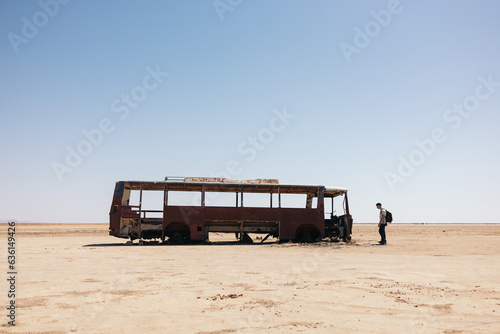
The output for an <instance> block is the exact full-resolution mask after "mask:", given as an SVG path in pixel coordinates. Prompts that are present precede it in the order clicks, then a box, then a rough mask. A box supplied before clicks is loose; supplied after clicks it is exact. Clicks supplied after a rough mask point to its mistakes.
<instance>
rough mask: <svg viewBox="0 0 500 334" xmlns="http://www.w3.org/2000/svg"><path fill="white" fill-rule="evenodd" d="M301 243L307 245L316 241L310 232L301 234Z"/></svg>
mask: <svg viewBox="0 0 500 334" xmlns="http://www.w3.org/2000/svg"><path fill="white" fill-rule="evenodd" d="M299 241H300V242H306V243H311V242H313V241H314V238H313V235H312V233H311V232H309V231H302V232H300V236H299Z"/></svg>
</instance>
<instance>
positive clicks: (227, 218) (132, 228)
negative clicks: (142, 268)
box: [110, 177, 352, 241]
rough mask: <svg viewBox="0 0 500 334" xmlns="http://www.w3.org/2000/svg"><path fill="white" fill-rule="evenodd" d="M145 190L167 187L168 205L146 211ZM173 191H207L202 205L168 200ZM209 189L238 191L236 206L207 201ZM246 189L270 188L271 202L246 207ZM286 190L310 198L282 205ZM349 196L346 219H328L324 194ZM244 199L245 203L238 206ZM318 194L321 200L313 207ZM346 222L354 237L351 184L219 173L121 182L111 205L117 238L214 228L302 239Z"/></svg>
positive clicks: (202, 233)
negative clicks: (134, 199) (134, 195)
mask: <svg viewBox="0 0 500 334" xmlns="http://www.w3.org/2000/svg"><path fill="white" fill-rule="evenodd" d="M132 190H138V191H139V192H140V197H139V205H138V206H132V205H129V203H128V202H129V198H130V193H131V191H132ZM143 191H163V194H164V196H163V208H162V210H143V207H142V192H143ZM171 191H194V192H201V194H202V196H201V198H202V200H201V205H200V206H187V205H181V206H172V205H168V193H169V192H171ZM206 192H233V193H236V205H235V206H234V207H217V206H206V205H205V193H206ZM245 193H268V194H270V196H271V199H270V206H269V207H268V208H266V207H245V205H244V194H245ZM273 194H278V207H272V196H273ZM282 194H305V195H307V200H306V203H304V206H303V207H302V208H282V207H281V195H282ZM342 195H345V198H344V205H345V209H346V214H345V215H344V216H341V218H342V219H344V220H342V219H339V218H335V219H333V216H332V219H330V220H325V219H324V198H325V197H330V198H332V201H333V197H336V196H342ZM238 198H240V203H239V204H240V205H239V206H238ZM313 198H316V199H317V203H316V207H315V208H313V205H312V201H313ZM151 212H162V213H163V214H162V217H161V218H148V217H147V214H149V213H151ZM342 221H346V222H347V224H345V223H344V225H347V226H346V228H345V232H346V234H347V236H348V237H350V232H351V231H352V217H351V215H350V213H349V204H348V200H347V189H345V188H333V187H325V186H322V185H286V184H279V183H278V180H273V179H255V180H246V181H236V180H229V179H218V178H196V177H189V178H171V177H168V178H166V180H165V181H164V182H157V181H119V182H117V183H116V187H115V193H114V197H113V201H112V205H111V210H110V235H113V236H116V237H123V238H130V239H132V240H133V239H137V238H139V239H141V238H161V239H162V240H164V239H166V238H169V239H171V240H173V239H175V240H177V241H187V240H190V241H206V240H207V239H208V235H209V233H210V232H227V233H238V234H239V237H240V239H242V238H243V235H244V234H247V233H260V234H267V235H272V236H274V237H277V238H279V239H280V240H296V239H300V238H301V236H302V237H304V238H306V239H308V238H324V237H325V236H332V235H333V234H334V232H332V231H337V230H339V226H340V224H341V222H342Z"/></svg>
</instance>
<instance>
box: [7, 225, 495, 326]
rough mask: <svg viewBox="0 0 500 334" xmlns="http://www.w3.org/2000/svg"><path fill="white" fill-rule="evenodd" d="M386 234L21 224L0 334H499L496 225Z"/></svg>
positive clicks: (366, 228)
mask: <svg viewBox="0 0 500 334" xmlns="http://www.w3.org/2000/svg"><path fill="white" fill-rule="evenodd" d="M387 232H388V242H389V244H388V245H386V246H378V245H375V243H376V241H377V240H378V233H377V227H376V226H374V225H355V229H354V232H353V242H352V243H350V244H344V243H327V242H323V243H318V244H310V245H303V244H288V243H287V244H277V243H274V242H272V240H271V242H269V243H265V244H254V245H238V244H228V243H223V244H214V245H187V246H164V245H143V246H138V245H134V246H126V245H124V242H125V240H122V239H117V238H113V237H110V236H108V235H107V226H106V225H69V224H68V225H56V224H48V225H36V224H26V225H23V224H18V225H17V235H16V238H17V250H18V267H17V270H18V282H17V283H18V286H17V290H18V291H17V292H18V298H17V304H18V309H17V322H18V324H17V326H16V327H14V328H8V327H7V326H6V322H7V317H6V316H3V321H2V327H0V332H8V333H71V332H75V333H139V332H151V333H160V332H161V333H334V332H335V333H336V332H344V333H346V332H347V333H351V332H359V333H368V332H369V333H500V226H429V225H418V226H401V225H400V226H398V225H396V224H394V225H391V226H389V227H388V229H387ZM5 236H6V226H5V225H3V226H2V240H4V242H5V243H4V245H5V244H6V241H5ZM230 237H231V236H229V238H230ZM214 240H215V241H216V240H222V238H221V237H218V236H214ZM4 248H5V249H6V247H4ZM0 263H1V265H2V267H3V268H4V271H5V272H7V263H6V256H2V260H1V261H0ZM1 288H2V291H5V292H6V291H7V290H8V287H7V282H6V281H5V280H2V285H1ZM2 296H4V297H3V298H2V300H4V302H3V304H5V305H6V302H7V301H6V300H7V298H6V293H4V292H2ZM4 313H5V314H6V311H4Z"/></svg>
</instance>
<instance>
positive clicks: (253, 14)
mask: <svg viewBox="0 0 500 334" xmlns="http://www.w3.org/2000/svg"><path fill="white" fill-rule="evenodd" d="M61 2H63V1H62V0H61ZM231 3H232V5H231ZM215 5H216V6H215ZM215 5H214V2H213V1H212V0H198V1H194V0H193V1H76V0H73V1H69V2H68V3H64V4H62V3H59V2H55V0H42V1H40V2H37V1H2V2H1V3H0V30H1V36H2V39H1V42H0V51H1V52H0V57H1V62H0V68H1V74H2V75H1V77H0V88H1V92H2V98H1V99H0V111H1V114H0V115H1V122H0V142H1V145H0V156H1V157H2V163H1V165H0V172H1V175H2V176H1V178H2V192H1V193H0V203H1V204H0V219H1V220H7V219H17V220H18V221H19V222H23V221H26V222H54V223H64V222H74V223H87V222H88V223H106V222H107V221H108V212H109V206H110V204H111V199H112V192H113V188H114V183H115V181H116V180H121V179H137V180H163V178H164V177H165V176H166V175H185V176H212V175H215V174H216V173H217V172H219V171H225V170H227V167H226V166H227V163H228V162H230V161H236V162H237V163H238V168H233V169H235V170H236V171H237V173H236V172H234V170H233V172H234V173H233V175H231V176H233V177H234V178H237V179H251V178H278V179H280V181H281V182H282V183H311V184H326V185H332V186H341V187H347V188H349V195H350V203H351V211H352V214H353V216H354V219H355V222H375V221H376V219H377V210H376V208H375V203H376V202H382V203H383V204H384V206H385V207H387V208H388V209H390V210H391V211H392V212H393V214H394V216H395V218H396V220H397V221H401V222H500V213H499V211H498V203H499V200H500V195H499V194H498V189H499V188H500V178H499V176H498V171H499V170H500V156H499V153H498V144H499V143H500V131H498V127H499V126H500V84H499V83H500V20H499V17H500V2H498V1H494V0H490V1H486V0H485V1H472V0H470V1H464V0H461V1H452V0H446V1H444V0H443V1H424V0H419V1H418V0H413V1H409V0H402V1H400V2H399V3H398V2H397V1H356V2H353V1H295V0H294V1H289V0H286V1H285V0H280V1H267V0H266V1H264V0H252V1H249V0H244V1H240V2H238V1H236V0H233V1H232V2H228V1H227V0H220V1H219V2H215ZM155 71H156V72H157V73H156V74H155V76H151V74H150V72H155ZM158 72H160V73H158ZM167 72H168V75H166V74H165V73H167ZM155 78H156V79H155ZM488 81H489V83H488ZM127 96H129V101H128V102H127V100H126V99H127ZM454 105H465V107H466V108H467V109H464V107H462V109H461V111H460V109H453V108H454ZM450 108H451V109H450ZM457 108H460V106H459V107H457ZM468 110H469V111H468ZM285 111H286V113H288V114H291V115H293V116H294V118H289V119H287V120H285V121H282V120H281V121H280V120H275V115H276V114H275V113H276V112H279V113H281V114H283V113H284V112H285ZM120 117H121V118H120ZM290 117H291V116H290ZM100 125H101V126H102V127H103V129H104V130H105V131H107V132H106V133H104V132H103V131H101V130H99V131H100V133H102V137H100V136H99V135H98V134H96V133H97V132H95V131H94V132H92V130H93V129H96V128H99V126H100ZM271 128H272V129H274V130H271ZM266 129H267V130H266ZM435 129H438V130H435ZM83 131H90V132H91V133H93V134H94V135H95V137H94V143H95V144H92V143H91V146H90V147H89V146H88V144H89V141H88V140H87V138H86V137H85V135H84V134H83ZM433 131H434V132H435V133H434V138H433ZM436 131H437V132H436ZM259 135H260V138H259ZM249 136H255V137H257V138H259V139H257V144H256V145H255V146H253V145H254V144H252V142H251V141H250V140H249V139H248V137H249ZM86 141H87V142H86ZM416 141H420V142H423V143H426V145H427V146H425V147H424V148H419V146H418V145H417V144H416ZM431 141H432V142H431ZM85 142H86V143H85ZM256 146H258V148H259V149H257V148H255V147H256ZM68 149H69V150H75V151H76V150H78V149H79V150H80V152H84V153H85V154H86V156H83V157H81V160H80V161H78V160H77V159H76V160H75V158H73V160H72V161H71V160H70V162H71V163H72V164H73V167H71V166H70V165H69V164H68V163H67V161H66V158H67V155H68ZM250 152H253V153H250ZM77 153H78V152H77ZM254 153H255V154H254ZM249 160H250V161H249ZM402 161H405V162H402ZM54 166H56V167H54ZM56 170H59V172H56ZM230 170H231V168H230Z"/></svg>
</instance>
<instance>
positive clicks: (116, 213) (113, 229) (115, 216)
mask: <svg viewBox="0 0 500 334" xmlns="http://www.w3.org/2000/svg"><path fill="white" fill-rule="evenodd" d="M121 202H122V197H121V196H114V197H113V201H112V202H111V209H110V210H109V235H113V236H115V237H118V236H119V235H120V211H121V210H120V208H121Z"/></svg>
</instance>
